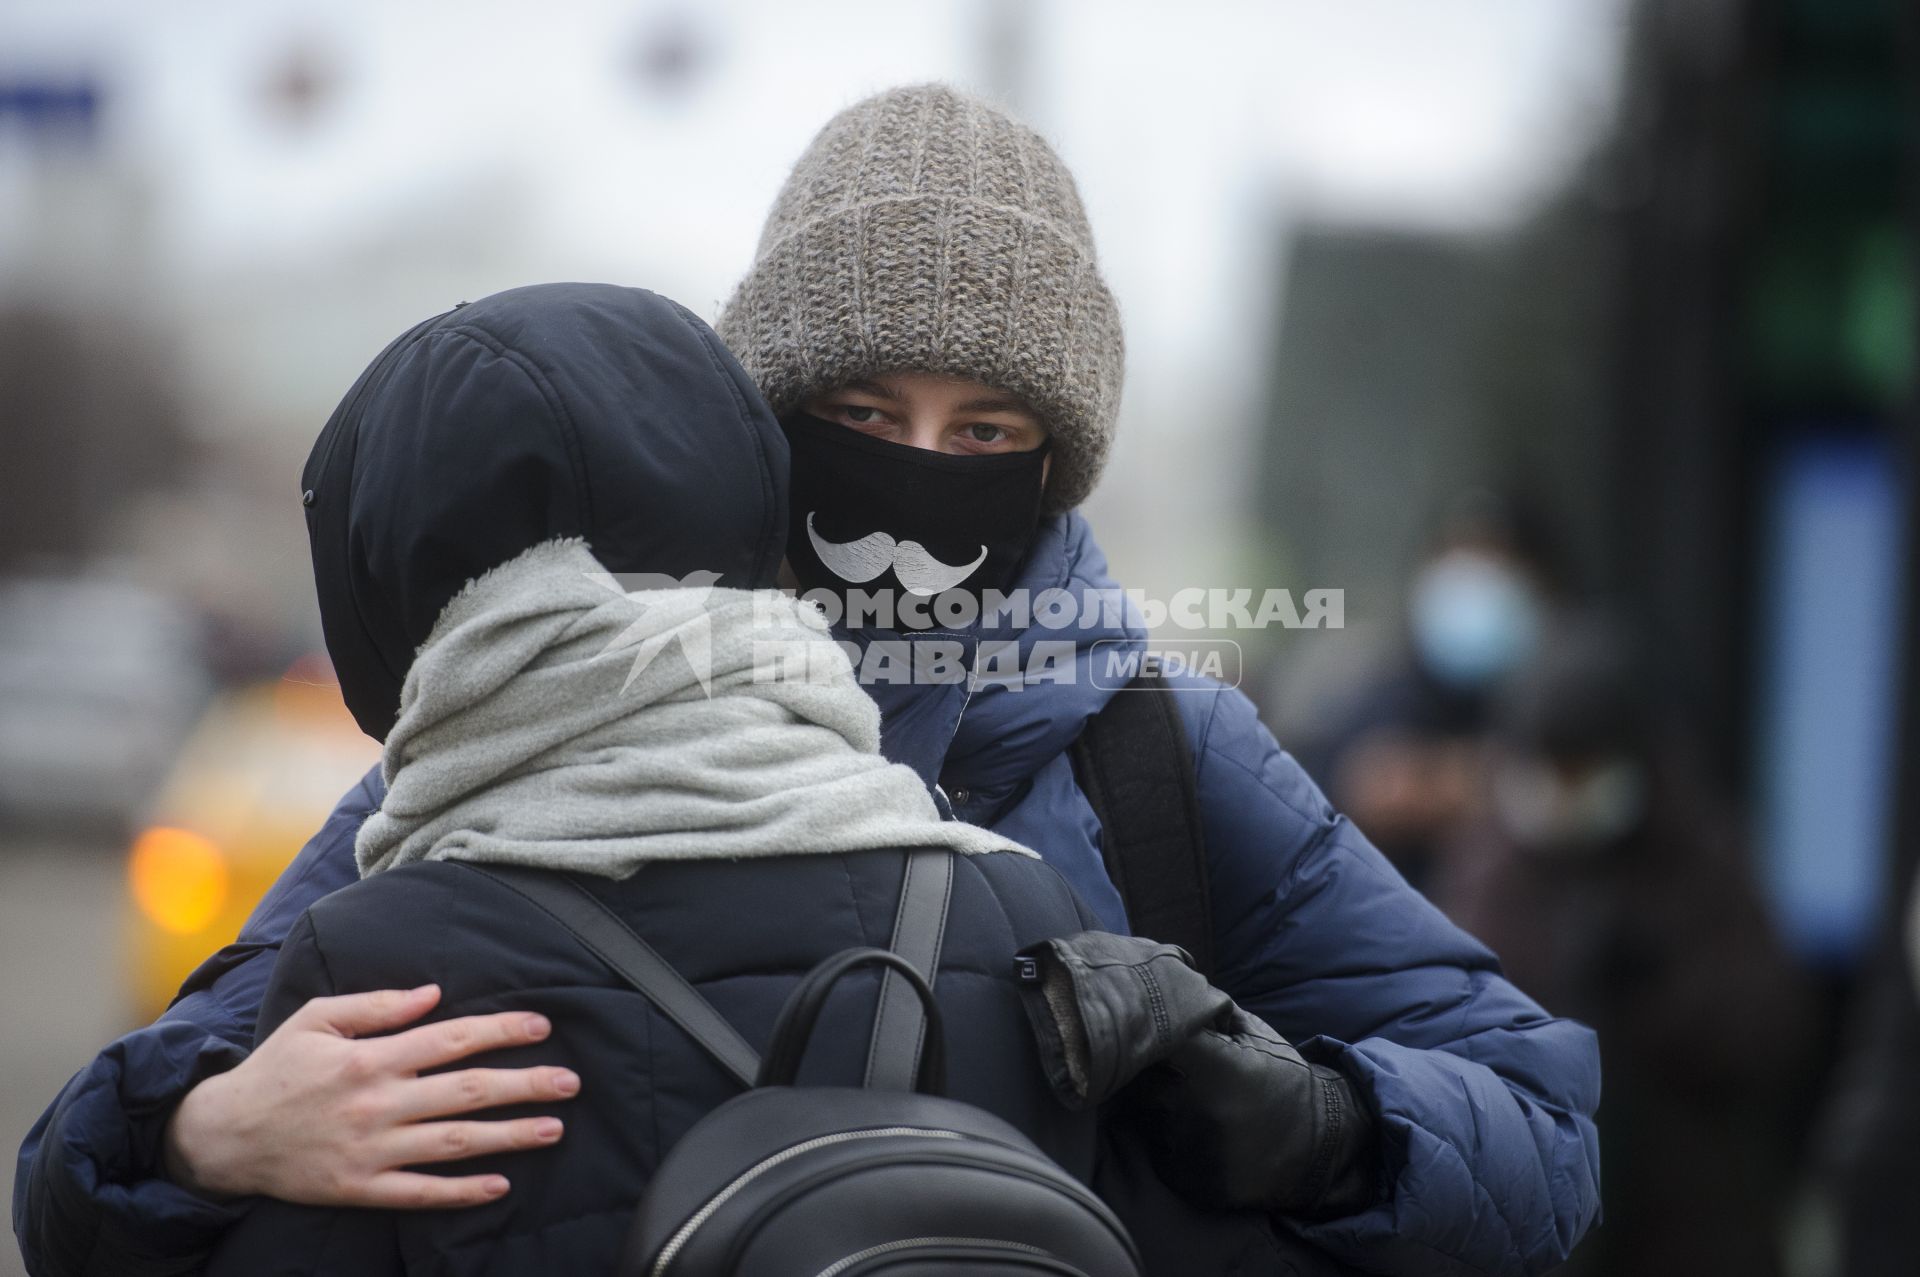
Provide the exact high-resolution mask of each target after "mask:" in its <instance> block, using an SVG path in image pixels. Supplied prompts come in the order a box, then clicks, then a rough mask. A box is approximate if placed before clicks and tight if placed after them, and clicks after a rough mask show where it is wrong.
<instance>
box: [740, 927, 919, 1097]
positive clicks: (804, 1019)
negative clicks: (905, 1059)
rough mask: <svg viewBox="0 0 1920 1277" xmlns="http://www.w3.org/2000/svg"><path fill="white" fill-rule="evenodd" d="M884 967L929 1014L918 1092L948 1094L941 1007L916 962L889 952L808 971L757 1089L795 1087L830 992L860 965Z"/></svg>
mask: <svg viewBox="0 0 1920 1277" xmlns="http://www.w3.org/2000/svg"><path fill="white" fill-rule="evenodd" d="M867 966H883V967H888V968H891V969H892V970H893V971H895V972H897V973H898V974H899V975H900V976H901V978H903V979H904V980H906V982H907V986H908V987H909V988H911V989H912V990H913V991H914V993H915V994H917V995H919V998H920V1005H921V1007H922V1008H924V1009H925V1011H926V1016H927V1022H926V1036H925V1053H924V1055H923V1056H922V1058H921V1061H920V1077H919V1080H918V1082H917V1083H916V1085H915V1086H914V1089H915V1090H916V1091H918V1092H920V1093H921V1094H922V1095H945V1094H946V1093H947V1046H946V1030H945V1029H944V1027H942V1024H941V1020H940V1004H939V1003H938V1002H936V1001H935V1000H934V997H933V989H932V988H931V987H930V986H929V985H928V984H927V980H926V977H925V976H923V975H921V974H920V972H919V970H918V969H917V968H915V967H914V965H913V964H912V963H911V962H908V961H907V960H906V959H905V958H903V957H901V956H900V955H899V954H897V953H892V952H890V951H888V950H886V949H845V950H842V951H841V952H839V953H836V954H834V955H833V956H832V957H831V958H828V959H826V960H825V961H824V962H822V963H820V964H819V965H818V966H816V967H815V968H814V969H813V970H811V971H809V972H807V974H806V976H805V977H804V978H802V979H801V981H800V985H799V987H798V988H796V989H795V990H794V991H793V993H792V995H791V996H789V997H788V998H787V1004H786V1005H785V1006H783V1007H781V1008H780V1018H779V1019H778V1020H776V1021H774V1025H773V1045H771V1046H769V1047H768V1048H767V1054H766V1058H765V1059H763V1060H762V1061H761V1062H760V1076H759V1078H758V1079H757V1080H756V1081H755V1082H754V1085H756V1086H792V1085H793V1083H794V1080H795V1079H796V1078H797V1077H798V1076H799V1075H800V1057H801V1056H802V1055H804V1054H805V1053H806V1049H807V1041H808V1039H810V1038H811V1037H812V1036H813V1026H814V1024H815V1023H816V1022H817V1021H818V1020H819V1019H820V1012H821V1010H822V1009H823V1008H824V1007H825V1006H826V1004H827V994H828V993H830V992H832V990H833V986H834V984H835V983H837V982H838V981H839V979H840V977H841V976H843V975H845V974H847V972H849V971H852V970H853V969H854V968H856V967H867Z"/></svg>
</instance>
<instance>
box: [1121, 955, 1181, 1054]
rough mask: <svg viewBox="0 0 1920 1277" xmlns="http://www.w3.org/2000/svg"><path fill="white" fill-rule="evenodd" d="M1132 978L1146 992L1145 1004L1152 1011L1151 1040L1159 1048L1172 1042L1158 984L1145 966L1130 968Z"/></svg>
mask: <svg viewBox="0 0 1920 1277" xmlns="http://www.w3.org/2000/svg"><path fill="white" fill-rule="evenodd" d="M1131 970H1132V971H1133V974H1134V977H1135V978H1136V979H1138V980H1139V981H1140V987H1141V988H1142V989H1144V990H1145V991H1146V994H1147V1003H1148V1005H1149V1006H1150V1007H1151V1008H1152V1010H1153V1040H1154V1042H1155V1043H1156V1044H1157V1045H1159V1046H1166V1045H1167V1044H1168V1043H1170V1042H1172V1041H1173V1025H1172V1023H1171V1022H1170V1021H1169V1020H1168V1018H1167V1006H1166V1001H1165V998H1164V997H1163V996H1162V994H1161V992H1160V982H1159V981H1158V980H1156V979H1154V976H1153V972H1152V970H1150V969H1149V968H1147V967H1145V966H1136V967H1133V968H1131Z"/></svg>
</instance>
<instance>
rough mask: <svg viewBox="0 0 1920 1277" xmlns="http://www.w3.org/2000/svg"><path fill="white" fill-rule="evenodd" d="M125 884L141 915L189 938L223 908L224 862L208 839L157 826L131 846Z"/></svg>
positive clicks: (225, 897) (190, 832)
mask: <svg viewBox="0 0 1920 1277" xmlns="http://www.w3.org/2000/svg"><path fill="white" fill-rule="evenodd" d="M127 877H128V881H129V882H130V884H131V885H132V887H133V898H134V901H135V903H137V904H138V905H139V906H140V911H141V912H142V913H144V914H146V915H147V917H148V918H150V919H152V920H153V922H154V923H155V924H156V925H158V926H159V927H161V928H162V929H164V930H167V931H172V932H175V933H177V934H180V935H192V934H193V933H194V932H196V931H199V930H201V929H202V928H204V927H206V926H207V925H208V924H210V923H211V922H213V920H214V919H216V918H218V917H219V916H220V910H221V908H222V907H224V906H225V905H226V903H227V890H228V874H227V858H226V857H225V856H224V855H222V854H221V852H220V848H219V847H218V846H216V845H215V844H214V842H213V840H212V839H210V838H206V837H203V836H202V835H200V834H196V833H194V832H193V831H192V830H188V829H172V828H168V827H166V826H156V827H154V828H152V829H149V830H147V831H146V832H144V833H142V834H141V835H140V836H139V837H138V838H137V839H135V840H134V843H133V853H132V856H131V858H130V859H129V860H128V863H127Z"/></svg>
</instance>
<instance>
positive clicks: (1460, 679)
mask: <svg viewBox="0 0 1920 1277" xmlns="http://www.w3.org/2000/svg"><path fill="white" fill-rule="evenodd" d="M1555 546H1556V542H1555V539H1554V536H1553V534H1552V532H1551V530H1550V529H1549V528H1548V526H1547V522H1546V519H1545V518H1544V516H1543V515H1542V514H1541V512H1540V511H1538V510H1536V509H1534V508H1533V507H1532V506H1530V505H1529V504H1527V503H1526V502H1524V501H1522V500H1521V499H1519V498H1518V497H1517V496H1514V495H1510V494H1502V493H1497V492H1495V491H1492V490H1489V489H1474V490H1470V491H1467V492H1463V493H1461V494H1460V495H1459V496H1457V497H1455V498H1454V499H1453V500H1452V501H1450V502H1449V503H1448V504H1447V506H1446V508H1445V509H1444V510H1443V511H1442V512H1441V514H1440V517H1439V519H1438V520H1437V521H1436V525H1435V531H1434V534H1433V537H1432V540H1431V542H1430V544H1429V545H1428V548H1427V550H1426V552H1425V554H1424V555H1423V556H1422V558H1421V561H1420V563H1419V564H1418V566H1417V567H1416V568H1415V569H1414V572H1413V575H1412V577H1411V579H1410V581H1409V583H1408V586H1407V600H1406V606H1407V620H1406V627H1407V628H1406V637H1405V639H1404V641H1403V642H1402V643H1401V644H1400V645H1399V646H1398V647H1397V649H1396V650H1395V651H1394V653H1393V654H1392V655H1391V657H1389V658H1388V660H1387V661H1386V662H1385V663H1384V664H1383V665H1381V666H1380V667H1379V668H1377V669H1375V670H1373V671H1372V672H1371V673H1369V674H1365V675H1363V676H1362V677H1361V679H1360V680H1359V683H1358V685H1357V686H1356V687H1355V688H1353V690H1352V691H1351V692H1349V693H1348V694H1347V695H1345V696H1343V697H1339V698H1336V703H1337V704H1340V705H1341V706H1342V708H1340V709H1338V710H1336V711H1335V713H1334V716H1333V720H1332V722H1331V723H1329V724H1327V725H1325V726H1324V728H1323V729H1322V730H1321V731H1319V732H1316V733H1314V736H1313V739H1311V740H1310V741H1308V742H1307V743H1306V744H1305V746H1304V747H1303V749H1302V750H1301V753H1302V755H1303V757H1305V758H1306V759H1307V761H1308V764H1309V766H1311V767H1313V768H1315V769H1316V770H1317V771H1318V772H1319V773H1320V774H1322V775H1324V776H1325V777H1326V778H1327V787H1328V791H1329V796H1330V797H1332V798H1333V800H1334V801H1335V802H1336V803H1338V804H1339V805H1340V807H1341V809H1342V810H1343V811H1345V812H1346V813H1347V814H1348V816H1350V817H1351V818H1352V819H1353V821H1354V823H1355V824H1357V825H1359V826H1360V827H1361V828H1363V829H1365V830H1366V831H1367V836H1368V837H1369V838H1372V839H1373V840H1374V842H1375V844H1376V845H1377V846H1379V848H1380V849H1381V850H1382V851H1383V852H1385V853H1386V855H1387V858H1388V859H1390V860H1392V861H1393V863H1394V866H1395V867H1396V868H1398V869H1399V870H1400V872H1401V873H1403V874H1405V875H1406V877H1407V879H1408V881H1410V882H1411V883H1413V885H1414V886H1416V887H1420V888H1425V887H1426V886H1427V885H1428V884H1429V882H1430V880H1431V875H1432V873H1433V869H1434V864H1435V860H1436V857H1437V856H1438V854H1439V852H1440V850H1441V848H1442V847H1443V846H1444V845H1445V844H1446V842H1447V841H1448V839H1450V838H1451V837H1453V836H1454V834H1456V833H1457V832H1458V831H1459V830H1460V829H1461V828H1463V827H1464V826H1465V825H1466V824H1467V823H1468V822H1469V821H1470V820H1471V819H1472V817H1473V813H1474V810H1475V808H1476V805H1477V803H1478V799H1479V795H1480V793H1481V791H1482V788H1483V759H1484V754H1485V749H1484V746H1485V744H1486V738H1487V731H1488V728H1489V726H1490V723H1491V720H1492V705H1493V701H1494V697H1495V695H1496V693H1497V692H1498V690H1499V688H1500V686H1501V683H1502V682H1503V681H1504V680H1505V679H1506V678H1507V677H1508V676H1509V675H1511V674H1512V673H1513V672H1514V671H1515V670H1517V669H1519V668H1520V667H1521V666H1522V665H1523V664H1524V663H1525V662H1526V661H1527V660H1528V659H1529V658H1530V657H1532V656H1533V655H1534V653H1535V652H1536V651H1537V650H1538V648H1539V644H1540V638H1541V635H1542V633H1543V631H1544V630H1545V629H1546V628H1547V626H1548V625H1549V624H1550V622H1551V619H1552V617H1553V615H1554V613H1555V612H1556V610H1558V608H1559V607H1560V606H1561V602H1562V598H1563V595H1564V593H1565V588H1564V573H1563V572H1562V570H1561V569H1560V566H1559V555H1558V553H1557V551H1556V548H1555Z"/></svg>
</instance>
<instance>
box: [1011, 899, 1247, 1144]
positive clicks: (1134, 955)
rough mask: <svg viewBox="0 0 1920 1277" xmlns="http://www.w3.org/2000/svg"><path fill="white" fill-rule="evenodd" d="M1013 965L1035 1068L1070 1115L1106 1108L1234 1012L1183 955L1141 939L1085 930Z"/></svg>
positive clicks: (1031, 951)
mask: <svg viewBox="0 0 1920 1277" xmlns="http://www.w3.org/2000/svg"><path fill="white" fill-rule="evenodd" d="M1019 961H1020V964H1021V983H1022V986H1023V990H1022V991H1023V993H1024V995H1025V1002H1026V1007H1027V1018H1028V1019H1030V1020H1031V1021H1032V1022H1033V1031H1034V1036H1035V1037H1036V1038H1038V1039H1039V1042H1040V1062H1041V1067H1042V1068H1044V1069H1045V1070H1046V1074H1047V1081H1048V1082H1049V1083H1050V1084H1051V1085H1052V1087H1053V1090H1054V1093H1055V1094H1056V1095H1058V1096H1059V1097H1060V1100H1061V1102H1062V1103H1064V1104H1065V1105H1066V1106H1067V1107H1068V1108H1071V1109H1083V1108H1089V1107H1091V1106H1094V1105H1097V1104H1103V1103H1105V1102H1106V1101H1107V1100H1109V1099H1111V1098H1112V1097H1113V1096H1114V1094H1115V1093H1117V1092H1118V1091H1119V1090H1120V1088H1121V1087H1123V1086H1125V1085H1126V1084H1127V1083H1128V1082H1131V1081H1132V1080H1133V1079H1134V1077H1135V1076H1136V1075H1137V1074H1139V1072H1140V1071H1141V1070H1142V1069H1144V1068H1147V1067H1148V1066H1149V1065H1153V1064H1157V1063H1159V1062H1160V1061H1161V1060H1164V1059H1166V1058H1167V1057H1168V1056H1170V1055H1172V1054H1173V1053H1174V1051H1175V1050H1177V1049H1178V1048H1179V1047H1180V1046H1181V1045H1182V1044H1183V1043H1185V1042H1186V1041H1187V1040H1188V1039H1189V1038H1191V1037H1192V1036H1193V1035H1194V1034H1196V1033H1198V1032H1199V1031H1200V1030H1201V1029H1202V1028H1204V1027H1205V1026H1207V1025H1209V1024H1212V1023H1214V1022H1215V1021H1217V1020H1218V1019H1219V1018H1220V1016H1221V1015H1222V1014H1223V1013H1224V1012H1226V1011H1227V1010H1228V1009H1229V1008H1230V1007H1232V1006H1233V999H1231V998H1229V997H1228V996H1227V995H1226V994H1224V993H1222V992H1220V990H1218V989H1216V988H1214V987H1213V986H1212V985H1210V984H1208V983H1207V980H1206V977H1205V976H1203V975H1201V974H1200V973H1199V972H1198V971H1195V970H1194V969H1193V966H1192V964H1191V963H1190V962H1189V960H1188V958H1187V954H1186V951H1185V950H1184V949H1181V948H1179V947H1178V946H1176V945H1170V944H1160V943H1157V942H1156V941H1152V940H1146V939H1142V938H1140V937H1138V936H1117V935H1114V934H1112V933H1111V932H1106V931H1082V932H1081V933H1080V934H1079V935H1075V936H1068V937H1067V938H1066V939H1064V940H1049V941H1047V942H1046V943H1044V944H1036V945H1032V946H1029V947H1028V948H1025V949H1022V950H1021V951H1020V955H1019Z"/></svg>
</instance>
